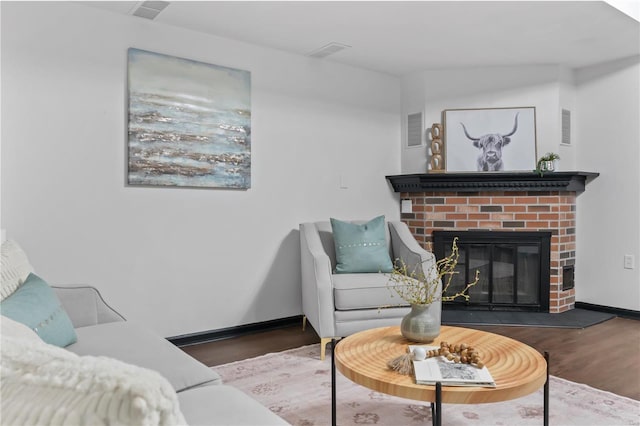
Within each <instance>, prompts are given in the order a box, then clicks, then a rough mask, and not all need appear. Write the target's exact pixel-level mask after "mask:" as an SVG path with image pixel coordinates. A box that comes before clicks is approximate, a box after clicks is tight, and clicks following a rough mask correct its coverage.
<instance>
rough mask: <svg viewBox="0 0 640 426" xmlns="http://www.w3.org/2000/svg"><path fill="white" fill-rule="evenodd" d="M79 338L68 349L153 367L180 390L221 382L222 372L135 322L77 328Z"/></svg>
mask: <svg viewBox="0 0 640 426" xmlns="http://www.w3.org/2000/svg"><path fill="white" fill-rule="evenodd" d="M76 334H77V335H78V341H77V342H76V343H74V344H72V345H69V346H67V347H66V349H68V350H70V351H71V352H74V353H76V354H78V355H95V356H101V355H102V356H108V357H111V358H115V359H119V360H120V361H124V362H127V363H129V364H134V365H138V366H140V367H144V368H150V369H152V370H155V371H157V372H158V373H160V374H162V376H163V377H166V378H167V380H169V383H171V385H172V386H173V388H174V389H175V391H176V392H181V391H183V390H185V389H189V388H192V387H197V386H202V385H209V384H220V383H221V382H222V380H221V379H220V375H218V373H216V372H215V371H213V370H212V369H210V368H208V367H207V366H206V365H204V364H202V363H201V362H199V361H197V360H196V359H195V358H192V357H190V356H188V355H187V354H185V353H184V352H183V351H182V350H180V349H178V348H177V347H176V346H174V345H173V344H171V343H170V342H169V341H167V340H166V339H164V338H163V337H161V336H159V335H157V334H155V333H153V332H151V331H149V330H148V329H146V328H144V327H140V326H138V325H136V324H135V323H134V322H132V321H120V322H110V323H106V324H98V325H92V326H89V327H80V328H76Z"/></svg>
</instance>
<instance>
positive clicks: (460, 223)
mask: <svg viewBox="0 0 640 426" xmlns="http://www.w3.org/2000/svg"><path fill="white" fill-rule="evenodd" d="M401 198H402V199H410V200H411V201H412V204H413V213H403V214H402V220H403V221H404V222H405V223H406V224H407V225H408V226H409V228H410V230H411V232H412V233H413V235H414V236H415V238H416V240H417V241H418V242H419V243H421V244H422V245H423V247H424V248H425V249H427V250H431V249H432V232H433V230H448V231H455V230H484V231H487V230H495V231H543V230H544V231H551V233H552V237H551V277H550V278H551V280H550V295H549V311H550V312H553V313H559V312H564V311H567V310H569V309H573V307H574V304H575V290H574V289H573V288H572V289H570V290H566V291H563V290H562V275H563V274H562V269H563V266H567V265H574V264H575V255H576V236H575V226H576V192H564V191H562V192H560V191H551V192H541V191H539V190H536V191H522V192H514V191H491V192H442V191H436V192H401Z"/></svg>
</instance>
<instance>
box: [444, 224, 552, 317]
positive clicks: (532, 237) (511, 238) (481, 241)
mask: <svg viewBox="0 0 640 426" xmlns="http://www.w3.org/2000/svg"><path fill="white" fill-rule="evenodd" d="M551 234H552V233H551V231H483V230H464V231H433V234H432V236H433V253H434V255H435V256H436V259H442V258H443V257H444V256H445V253H447V249H448V250H449V251H450V248H451V243H452V241H453V239H454V237H458V242H457V245H458V248H459V250H460V256H461V259H460V262H459V264H460V265H464V274H465V276H464V277H463V278H464V279H465V282H470V281H472V280H473V275H474V273H475V269H474V270H471V268H470V267H469V253H470V250H469V248H470V247H471V246H474V247H476V246H485V245H486V246H488V252H489V256H490V258H489V259H488V260H489V265H491V266H490V269H489V270H490V272H489V290H488V299H489V300H488V301H478V302H474V300H473V297H472V298H471V300H470V301H468V302H467V301H465V300H464V299H462V298H459V299H456V300H455V301H451V302H443V305H444V306H445V307H447V308H450V309H467V310H474V309H475V310H503V311H505V310H506V311H535V312H549V300H550V294H549V289H550V281H551ZM496 246H500V247H512V246H513V247H514V249H515V250H516V252H517V247H519V246H520V247H522V246H529V247H531V246H535V247H537V249H538V254H539V256H538V257H539V266H538V267H539V271H538V276H539V281H540V283H539V284H540V286H539V295H538V296H539V297H538V300H536V301H535V302H528V303H518V284H521V283H519V282H518V278H517V277H518V273H517V268H518V265H517V263H518V262H517V261H516V262H515V263H513V268H514V272H513V276H514V277H515V278H514V280H513V285H514V289H513V299H514V300H512V301H511V302H505V301H496V300H493V299H492V297H493V286H494V283H493V282H491V280H492V276H493V264H494V263H493V260H494V255H495V247H496ZM463 255H464V256H465V258H462V256H463Z"/></svg>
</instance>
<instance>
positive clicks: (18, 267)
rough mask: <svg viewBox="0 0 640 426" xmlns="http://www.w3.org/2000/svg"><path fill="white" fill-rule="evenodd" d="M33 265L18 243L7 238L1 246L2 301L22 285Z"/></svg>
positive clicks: (0, 296)
mask: <svg viewBox="0 0 640 426" xmlns="http://www.w3.org/2000/svg"><path fill="white" fill-rule="evenodd" d="M31 272H33V267H32V266H31V264H30V263H29V259H28V258H27V255H26V254H25V252H24V251H23V250H22V249H21V248H20V246H19V245H18V243H16V242H15V241H13V240H6V241H5V242H3V243H2V246H0V301H2V300H4V299H5V298H7V297H9V296H11V294H12V293H13V292H14V291H16V289H17V288H18V287H20V286H21V285H22V283H23V282H24V280H25V279H27V277H28V276H29V274H30V273H31Z"/></svg>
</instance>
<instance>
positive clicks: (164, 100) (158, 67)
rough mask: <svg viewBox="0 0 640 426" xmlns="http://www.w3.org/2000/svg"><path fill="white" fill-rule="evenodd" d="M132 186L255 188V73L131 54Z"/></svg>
mask: <svg viewBox="0 0 640 426" xmlns="http://www.w3.org/2000/svg"><path fill="white" fill-rule="evenodd" d="M128 89H129V93H128V94H129V128H128V134H129V145H128V148H129V158H128V176H127V179H128V184H129V185H151V186H178V187H205V188H237V189H246V188H250V187H251V73H250V72H249V71H243V70H238V69H233V68H227V67H223V66H218V65H211V64H206V63H203V62H197V61H193V60H189V59H182V58H177V57H174V56H167V55H162V54H159V53H153V52H148V51H144V50H139V49H133V48H131V49H129V52H128Z"/></svg>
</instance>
